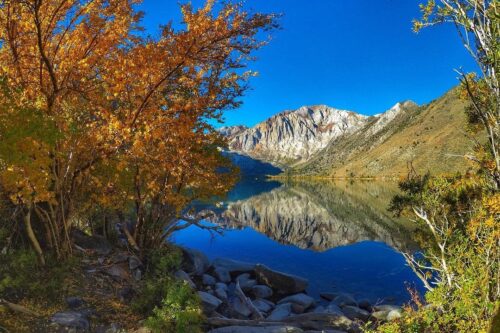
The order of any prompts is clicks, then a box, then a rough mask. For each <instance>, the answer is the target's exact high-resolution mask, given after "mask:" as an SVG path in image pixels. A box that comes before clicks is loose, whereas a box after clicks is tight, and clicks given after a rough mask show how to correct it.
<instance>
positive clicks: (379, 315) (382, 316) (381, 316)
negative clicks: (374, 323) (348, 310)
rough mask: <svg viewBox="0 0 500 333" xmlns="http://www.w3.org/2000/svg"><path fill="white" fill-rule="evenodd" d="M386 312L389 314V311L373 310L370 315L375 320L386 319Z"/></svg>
mask: <svg viewBox="0 0 500 333" xmlns="http://www.w3.org/2000/svg"><path fill="white" fill-rule="evenodd" d="M388 314H389V311H375V312H372V314H371V316H372V317H373V318H375V319H377V320H382V321H385V320H387V315H388Z"/></svg>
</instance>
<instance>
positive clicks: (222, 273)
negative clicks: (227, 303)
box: [214, 267, 231, 283]
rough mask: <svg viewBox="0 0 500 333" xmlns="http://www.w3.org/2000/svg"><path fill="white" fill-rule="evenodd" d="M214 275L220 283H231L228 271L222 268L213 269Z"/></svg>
mask: <svg viewBox="0 0 500 333" xmlns="http://www.w3.org/2000/svg"><path fill="white" fill-rule="evenodd" d="M214 275H215V277H216V278H217V280H219V281H220V282H224V283H228V282H231V275H230V274H229V271H228V270H227V269H225V268H223V267H217V268H215V269H214Z"/></svg>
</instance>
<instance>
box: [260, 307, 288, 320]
mask: <svg viewBox="0 0 500 333" xmlns="http://www.w3.org/2000/svg"><path fill="white" fill-rule="evenodd" d="M291 315H292V303H283V304H280V305H278V306H276V308H275V309H274V310H273V312H271V314H270V315H269V316H268V317H267V318H266V319H267V320H276V321H280V320H283V319H285V318H287V317H290V316H291Z"/></svg>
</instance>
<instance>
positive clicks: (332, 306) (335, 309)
mask: <svg viewBox="0 0 500 333" xmlns="http://www.w3.org/2000/svg"><path fill="white" fill-rule="evenodd" d="M325 313H333V314H337V315H339V316H343V315H344V313H343V312H342V310H341V309H340V307H339V306H338V305H337V304H335V303H330V304H328V306H327V307H326V308H325Z"/></svg>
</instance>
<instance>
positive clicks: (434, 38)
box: [141, 0, 475, 126]
mask: <svg viewBox="0 0 500 333" xmlns="http://www.w3.org/2000/svg"><path fill="white" fill-rule="evenodd" d="M183 2H185V1H181V3H183ZM246 2H247V3H246V6H247V7H248V8H249V9H251V10H254V11H261V12H267V13H269V12H274V13H282V14H283V17H282V18H281V20H280V23H281V26H282V29H281V30H279V31H276V32H275V33H274V37H273V40H272V41H271V43H270V44H269V45H267V46H266V47H265V48H264V49H262V50H260V51H259V52H258V53H257V54H256V55H257V57H258V59H257V61H256V62H254V63H252V64H251V66H250V68H251V69H252V70H256V71H258V72H259V76H258V77H257V78H254V79H252V81H251V87H252V89H251V90H249V91H247V93H246V95H245V97H243V105H242V107H241V108H239V109H238V110H233V111H229V112H227V113H226V124H227V125H237V124H244V125H247V126H253V125H254V124H256V123H258V122H260V121H263V120H265V119H266V118H268V117H270V116H272V115H273V114H276V113H278V112H280V111H282V110H285V109H296V108H298V107H300V106H302V105H313V104H327V105H330V106H333V107H336V108H341V109H348V110H352V111H356V112H359V113H363V114H367V115H372V114H376V113H380V112H382V111H384V110H386V109H388V108H390V107H391V106H392V105H394V104H395V103H397V102H398V101H401V100H406V99H411V100H414V101H415V102H417V103H419V104H421V103H427V102H430V101H431V100H433V99H434V98H437V97H439V96H440V95H442V94H443V93H444V92H446V91H447V90H449V89H450V88H452V87H453V86H455V85H456V84H457V83H458V81H457V74H456V73H455V72H454V71H453V69H455V68H460V67H462V68H463V69H464V70H474V69H475V67H474V64H473V62H472V60H471V59H470V57H469V56H468V54H467V53H466V51H465V50H464V49H463V47H462V46H461V43H460V40H459V38H458V36H457V34H456V32H455V30H454V28H453V27H452V26H451V25H450V26H440V27H434V28H431V29H427V30H424V31H422V32H420V33H419V34H415V33H413V32H412V29H411V21H412V19H413V18H416V17H418V16H419V12H418V4H419V3H420V2H423V0H421V1H419V0H247V1H246ZM178 3H179V2H178V1H176V0H145V2H144V3H143V4H142V5H141V10H143V11H145V18H144V22H143V25H144V26H145V27H146V29H147V31H148V32H150V33H151V34H153V35H155V34H156V32H157V27H158V25H159V24H161V23H166V22H168V21H170V20H172V21H173V22H174V24H175V25H176V26H179V25H180V23H181V16H180V11H179V6H178ZM201 3H202V1H201V0H200V1H199V0H195V1H193V4H194V5H199V4H201Z"/></svg>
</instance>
